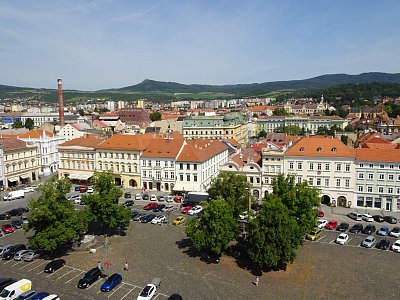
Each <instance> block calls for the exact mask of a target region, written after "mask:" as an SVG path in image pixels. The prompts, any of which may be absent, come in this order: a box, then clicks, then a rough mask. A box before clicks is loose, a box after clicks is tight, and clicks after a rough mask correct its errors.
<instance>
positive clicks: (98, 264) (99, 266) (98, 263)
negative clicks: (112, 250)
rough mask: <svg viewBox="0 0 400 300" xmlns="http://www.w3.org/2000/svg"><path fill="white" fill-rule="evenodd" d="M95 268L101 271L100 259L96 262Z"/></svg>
mask: <svg viewBox="0 0 400 300" xmlns="http://www.w3.org/2000/svg"><path fill="white" fill-rule="evenodd" d="M97 268H99V270H100V271H101V262H100V261H98V262H97Z"/></svg>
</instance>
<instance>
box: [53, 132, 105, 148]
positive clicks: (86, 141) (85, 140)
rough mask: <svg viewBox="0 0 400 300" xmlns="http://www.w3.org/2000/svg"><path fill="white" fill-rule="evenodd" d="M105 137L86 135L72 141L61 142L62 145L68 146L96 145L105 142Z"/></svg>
mask: <svg viewBox="0 0 400 300" xmlns="http://www.w3.org/2000/svg"><path fill="white" fill-rule="evenodd" d="M103 141H104V139H99V138H96V137H93V136H91V135H88V136H86V137H80V138H76V139H73V140H70V141H66V142H65V143H62V144H60V145H59V146H60V147H63V146H65V147H67V146H78V147H93V148H94V147H96V146H97V145H98V144H100V143H101V142H103Z"/></svg>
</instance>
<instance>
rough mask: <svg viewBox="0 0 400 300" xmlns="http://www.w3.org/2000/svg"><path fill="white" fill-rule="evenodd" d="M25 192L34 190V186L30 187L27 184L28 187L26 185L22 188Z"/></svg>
mask: <svg viewBox="0 0 400 300" xmlns="http://www.w3.org/2000/svg"><path fill="white" fill-rule="evenodd" d="M22 190H23V191H24V192H25V193H30V192H34V191H35V188H34V187H31V186H28V187H26V188H24V189H22Z"/></svg>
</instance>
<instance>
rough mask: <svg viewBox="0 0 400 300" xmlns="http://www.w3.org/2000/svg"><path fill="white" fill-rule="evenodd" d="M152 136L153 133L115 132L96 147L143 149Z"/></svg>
mask: <svg viewBox="0 0 400 300" xmlns="http://www.w3.org/2000/svg"><path fill="white" fill-rule="evenodd" d="M152 138H153V135H152V134H151V133H146V134H137V135H131V134H115V135H113V136H112V137H110V138H109V139H107V140H105V141H103V142H102V143H101V144H99V145H97V147H96V149H110V150H111V149H112V150H133V151H135V150H136V151H141V150H144V149H146V147H147V146H148V144H149V143H150V142H151V140H152Z"/></svg>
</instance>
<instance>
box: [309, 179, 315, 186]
mask: <svg viewBox="0 0 400 300" xmlns="http://www.w3.org/2000/svg"><path fill="white" fill-rule="evenodd" d="M308 185H311V186H312V185H314V180H313V178H308Z"/></svg>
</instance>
